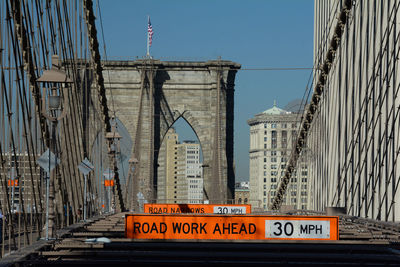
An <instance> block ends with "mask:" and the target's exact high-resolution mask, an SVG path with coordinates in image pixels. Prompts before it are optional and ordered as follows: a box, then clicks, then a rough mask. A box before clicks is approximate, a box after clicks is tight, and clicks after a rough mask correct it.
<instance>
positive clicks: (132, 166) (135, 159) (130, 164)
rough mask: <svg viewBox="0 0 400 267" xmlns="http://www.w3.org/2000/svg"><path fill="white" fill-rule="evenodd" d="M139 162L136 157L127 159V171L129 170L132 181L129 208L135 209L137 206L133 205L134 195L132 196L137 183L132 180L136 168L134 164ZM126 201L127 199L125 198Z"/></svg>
mask: <svg viewBox="0 0 400 267" xmlns="http://www.w3.org/2000/svg"><path fill="white" fill-rule="evenodd" d="M138 163H139V160H138V159H137V158H136V157H134V156H133V157H132V158H130V159H129V171H130V172H131V175H130V176H129V177H130V178H131V183H132V188H131V190H130V192H131V193H130V200H131V210H137V207H135V197H134V195H133V194H134V192H135V191H134V190H135V187H136V186H138V184H137V183H135V181H133V179H135V175H134V173H135V169H136V165H137V164H138ZM127 201H128V200H127Z"/></svg>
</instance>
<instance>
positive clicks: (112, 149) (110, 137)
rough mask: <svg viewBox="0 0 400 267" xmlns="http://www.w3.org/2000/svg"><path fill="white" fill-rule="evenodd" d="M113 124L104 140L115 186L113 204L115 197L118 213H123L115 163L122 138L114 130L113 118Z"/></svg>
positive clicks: (114, 122)
mask: <svg viewBox="0 0 400 267" xmlns="http://www.w3.org/2000/svg"><path fill="white" fill-rule="evenodd" d="M113 120H114V121H113V123H112V126H111V132H108V133H107V134H106V139H107V143H108V155H109V158H110V165H111V169H112V170H113V171H114V180H115V185H114V186H113V189H114V196H113V198H112V199H113V203H115V197H117V202H118V203H117V205H116V206H117V208H118V211H124V210H125V206H124V203H123V200H122V193H121V184H120V182H119V175H118V166H117V163H116V153H117V152H118V150H119V141H120V139H121V138H122V136H121V135H120V134H119V133H118V132H117V129H116V121H115V118H114V119H113Z"/></svg>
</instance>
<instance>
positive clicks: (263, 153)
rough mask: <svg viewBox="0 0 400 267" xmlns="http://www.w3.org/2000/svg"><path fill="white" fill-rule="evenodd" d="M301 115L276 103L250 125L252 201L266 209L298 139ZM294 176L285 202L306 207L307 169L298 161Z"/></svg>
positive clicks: (255, 205) (258, 207) (254, 204)
mask: <svg viewBox="0 0 400 267" xmlns="http://www.w3.org/2000/svg"><path fill="white" fill-rule="evenodd" d="M300 119H301V115H300V114H297V113H292V112H289V111H286V110H283V109H280V108H278V107H277V106H276V104H274V106H273V107H272V108H271V109H268V110H266V111H264V112H262V113H260V114H257V115H255V117H254V118H252V119H249V120H248V121H247V123H248V124H249V125H250V151H249V156H250V204H251V205H252V207H253V209H256V210H257V209H258V210H260V209H262V210H267V209H269V206H270V205H271V204H272V200H273V198H274V197H275V195H276V192H277V188H278V186H279V181H280V178H281V177H282V176H283V174H284V171H285V168H286V164H287V161H288V159H289V157H290V153H291V150H292V147H293V146H292V145H293V143H294V141H295V139H296V138H297V128H298V126H299V124H300ZM298 167H299V168H298V171H297V172H295V174H294V175H293V176H292V178H291V183H290V184H289V188H288V190H287V194H286V197H285V202H284V204H286V205H291V206H292V207H293V208H297V209H307V202H308V199H307V197H308V193H307V189H308V182H309V181H308V169H307V165H305V164H303V163H299V166H298Z"/></svg>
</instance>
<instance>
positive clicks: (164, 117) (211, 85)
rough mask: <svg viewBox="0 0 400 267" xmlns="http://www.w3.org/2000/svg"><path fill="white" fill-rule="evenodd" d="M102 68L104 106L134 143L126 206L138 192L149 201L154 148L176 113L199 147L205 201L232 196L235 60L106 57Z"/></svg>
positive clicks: (133, 202) (153, 191) (153, 183)
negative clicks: (114, 115)
mask: <svg viewBox="0 0 400 267" xmlns="http://www.w3.org/2000/svg"><path fill="white" fill-rule="evenodd" d="M103 67H104V70H103V74H104V81H105V82H104V83H105V86H106V87H107V89H108V88H110V89H111V90H107V99H108V104H109V107H110V108H111V109H115V112H116V116H117V117H118V118H119V119H120V120H121V121H122V123H123V124H124V125H125V127H126V128H127V129H128V131H129V133H130V135H131V137H132V140H133V144H134V145H133V151H132V156H131V159H134V160H132V161H131V163H132V164H133V165H134V167H135V168H134V171H133V174H132V176H133V179H131V180H130V181H133V182H130V183H129V182H128V183H127V186H128V187H129V188H128V189H129V190H128V191H129V192H130V193H129V195H130V196H129V197H128V199H127V201H128V202H130V203H128V206H131V208H132V206H133V207H136V208H137V207H138V199H137V198H138V196H140V195H143V196H144V198H145V200H146V201H148V202H154V201H155V198H156V195H157V194H156V192H157V158H158V152H159V149H160V147H161V143H162V141H163V137H164V136H165V134H166V133H167V131H168V129H169V128H170V127H171V126H172V125H173V124H174V122H175V121H176V120H178V119H179V118H180V117H182V118H183V119H185V120H186V121H187V122H188V124H189V125H190V126H191V127H192V129H193V130H194V132H195V133H196V135H197V137H198V139H199V141H200V145H201V148H202V151H203V172H204V198H205V199H207V200H209V202H210V203H226V202H227V201H228V200H229V199H233V197H234V196H233V192H234V183H235V175H234V167H233V118H234V109H233V107H234V81H235V76H236V72H237V70H238V69H239V68H240V64H237V63H234V62H231V61H222V60H215V61H207V62H165V61H159V60H153V59H144V60H136V61H108V62H104V65H103ZM112 105H114V106H112ZM132 176H131V178H132ZM138 193H139V194H138Z"/></svg>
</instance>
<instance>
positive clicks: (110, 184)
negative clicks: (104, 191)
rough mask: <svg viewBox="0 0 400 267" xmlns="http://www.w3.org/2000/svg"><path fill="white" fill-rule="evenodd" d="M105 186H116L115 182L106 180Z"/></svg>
mask: <svg viewBox="0 0 400 267" xmlns="http://www.w3.org/2000/svg"><path fill="white" fill-rule="evenodd" d="M104 186H114V180H104Z"/></svg>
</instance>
